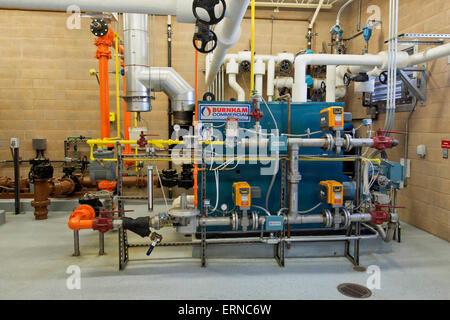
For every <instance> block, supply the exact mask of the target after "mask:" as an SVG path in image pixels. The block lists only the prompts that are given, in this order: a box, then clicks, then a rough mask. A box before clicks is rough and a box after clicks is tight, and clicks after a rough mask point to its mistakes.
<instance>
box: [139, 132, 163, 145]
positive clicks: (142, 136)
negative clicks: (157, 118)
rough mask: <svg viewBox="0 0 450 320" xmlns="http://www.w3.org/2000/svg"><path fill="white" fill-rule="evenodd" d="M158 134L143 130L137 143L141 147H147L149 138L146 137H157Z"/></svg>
mask: <svg viewBox="0 0 450 320" xmlns="http://www.w3.org/2000/svg"><path fill="white" fill-rule="evenodd" d="M157 136H158V135H157V134H145V133H144V131H141V134H140V135H139V140H138V141H137V144H138V146H139V147H140V148H145V146H146V145H147V139H145V137H157Z"/></svg>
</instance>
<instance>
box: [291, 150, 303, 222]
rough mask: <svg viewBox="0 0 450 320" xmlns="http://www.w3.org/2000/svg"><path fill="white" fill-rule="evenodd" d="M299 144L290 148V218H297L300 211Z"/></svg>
mask: <svg viewBox="0 0 450 320" xmlns="http://www.w3.org/2000/svg"><path fill="white" fill-rule="evenodd" d="M298 152H299V146H298V144H293V145H291V146H290V148H289V176H288V181H289V188H290V189H289V216H290V217H295V216H296V215H297V211H298V183H299V182H300V179H301V176H300V173H299V171H298Z"/></svg>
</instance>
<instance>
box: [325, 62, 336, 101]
mask: <svg viewBox="0 0 450 320" xmlns="http://www.w3.org/2000/svg"><path fill="white" fill-rule="evenodd" d="M335 101H336V66H335V65H328V66H327V79H326V102H335Z"/></svg>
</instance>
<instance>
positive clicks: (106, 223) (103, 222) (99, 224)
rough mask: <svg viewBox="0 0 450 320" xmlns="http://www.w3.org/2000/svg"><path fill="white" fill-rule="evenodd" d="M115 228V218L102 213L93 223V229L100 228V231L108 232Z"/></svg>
mask: <svg viewBox="0 0 450 320" xmlns="http://www.w3.org/2000/svg"><path fill="white" fill-rule="evenodd" d="M112 228H113V218H111V217H108V216H106V215H101V216H100V217H97V218H95V219H94V222H93V223H92V229H93V230H98V231H99V232H106V231H109V230H112Z"/></svg>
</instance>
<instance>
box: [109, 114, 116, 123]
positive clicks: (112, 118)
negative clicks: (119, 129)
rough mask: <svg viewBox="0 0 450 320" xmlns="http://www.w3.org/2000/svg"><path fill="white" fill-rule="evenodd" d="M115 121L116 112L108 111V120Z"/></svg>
mask: <svg viewBox="0 0 450 320" xmlns="http://www.w3.org/2000/svg"><path fill="white" fill-rule="evenodd" d="M114 121H116V114H115V113H114V112H110V113H109V122H114Z"/></svg>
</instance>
